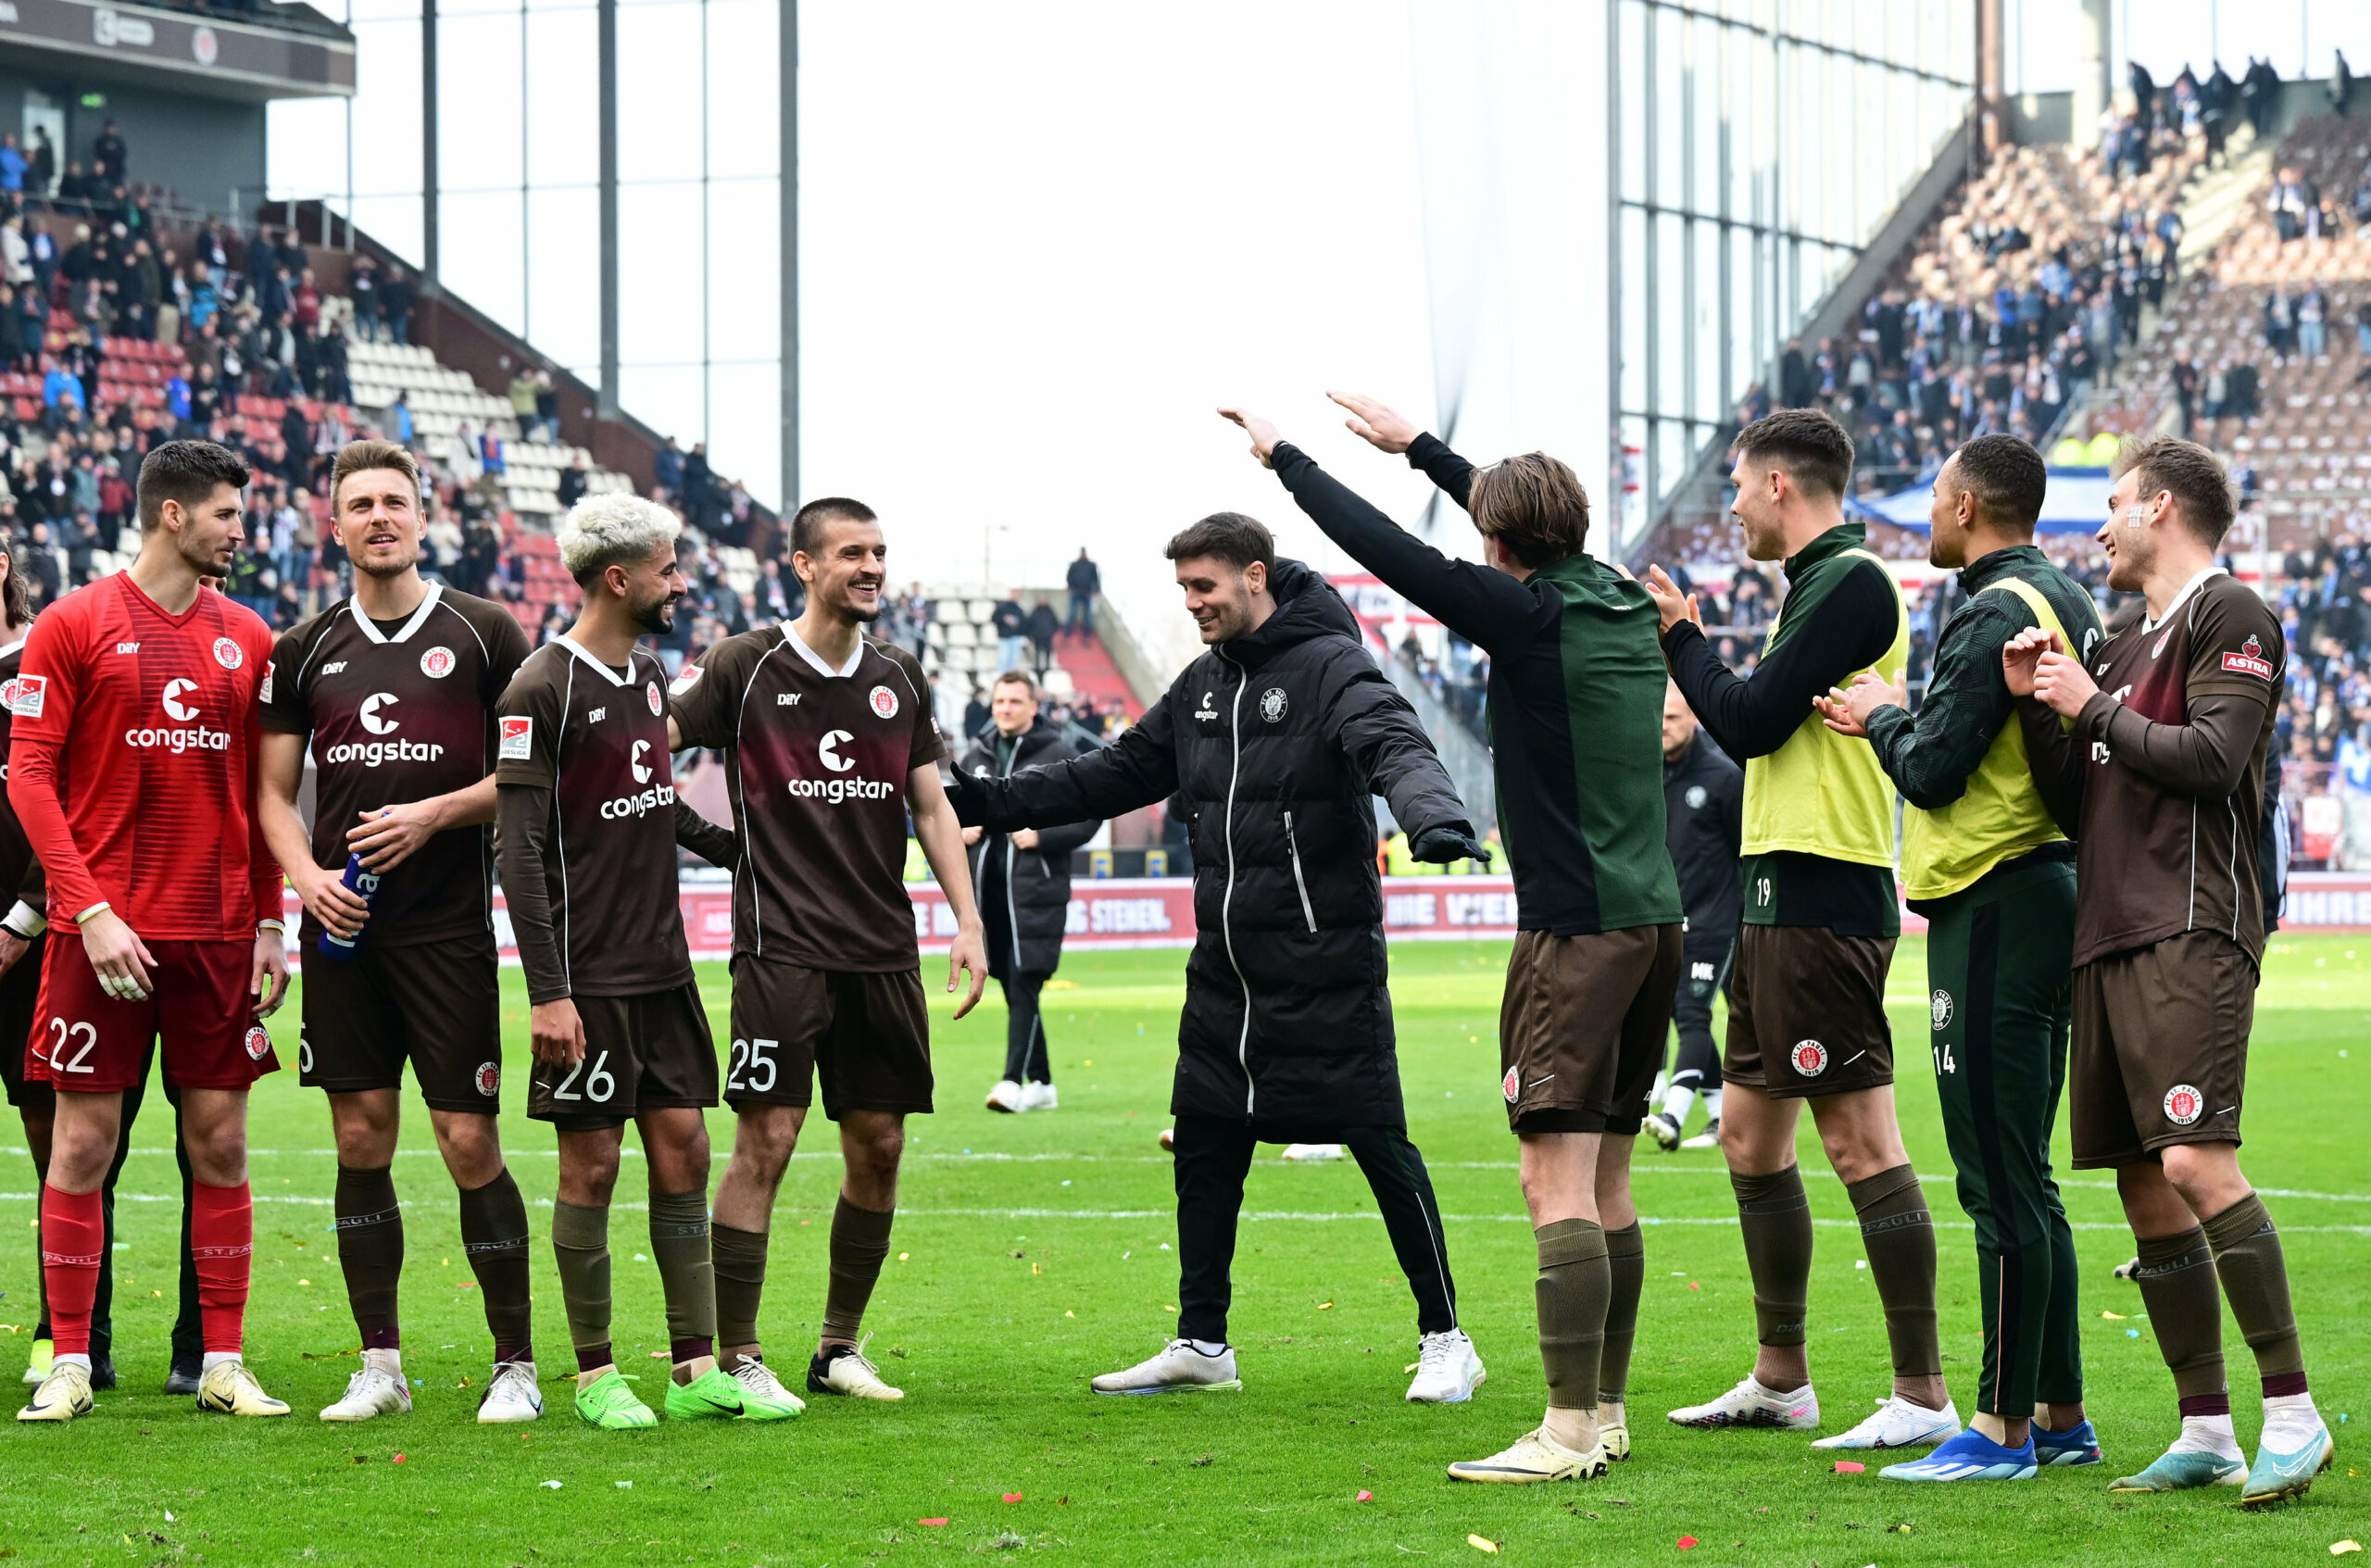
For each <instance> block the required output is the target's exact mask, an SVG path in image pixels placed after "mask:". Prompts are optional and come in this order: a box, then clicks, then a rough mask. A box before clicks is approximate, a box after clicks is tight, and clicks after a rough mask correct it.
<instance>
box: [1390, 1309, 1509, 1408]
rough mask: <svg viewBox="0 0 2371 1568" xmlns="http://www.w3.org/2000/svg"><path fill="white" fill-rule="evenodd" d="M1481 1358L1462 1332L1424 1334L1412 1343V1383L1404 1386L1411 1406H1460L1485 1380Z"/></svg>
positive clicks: (1454, 1329) (1472, 1395) (1455, 1329)
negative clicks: (1414, 1351) (1413, 1366)
mask: <svg viewBox="0 0 2371 1568" xmlns="http://www.w3.org/2000/svg"><path fill="white" fill-rule="evenodd" d="M1489 1376H1490V1374H1488V1373H1487V1372H1485V1371H1484V1370H1483V1369H1482V1358H1481V1357H1480V1356H1479V1355H1477V1354H1475V1353H1474V1341H1473V1340H1471V1339H1468V1338H1467V1337H1466V1336H1465V1330H1463V1329H1461V1328H1452V1329H1450V1330H1449V1331H1448V1332H1447V1333H1444V1334H1427V1335H1425V1336H1424V1337H1423V1338H1422V1339H1420V1340H1418V1341H1417V1342H1416V1381H1415V1382H1413V1383H1411V1384H1410V1385H1408V1402H1409V1403H1410V1404H1411V1405H1461V1404H1463V1403H1465V1401H1466V1400H1468V1399H1472V1398H1474V1390H1475V1389H1476V1388H1479V1387H1481V1386H1482V1385H1483V1384H1484V1383H1485V1382H1487V1381H1488V1379H1489Z"/></svg>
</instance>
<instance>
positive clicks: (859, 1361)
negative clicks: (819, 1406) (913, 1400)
mask: <svg viewBox="0 0 2371 1568" xmlns="http://www.w3.org/2000/svg"><path fill="white" fill-rule="evenodd" d="M870 1344H872V1336H871V1335H870V1334H868V1335H866V1336H864V1338H863V1339H862V1340H861V1341H859V1343H858V1344H857V1346H856V1347H855V1348H853V1349H851V1348H848V1347H847V1346H846V1345H835V1346H834V1347H833V1348H832V1353H831V1354H830V1355H829V1356H818V1357H816V1358H815V1359H814V1360H813V1361H809V1362H808V1363H807V1391H808V1392H809V1393H810V1394H845V1395H847V1396H848V1397H849V1398H850V1399H879V1400H881V1401H882V1402H883V1403H884V1404H894V1403H896V1402H897V1400H899V1399H904V1398H905V1397H906V1391H905V1390H904V1389H903V1388H892V1387H890V1386H889V1385H887V1384H886V1383H884V1382H882V1381H881V1369H880V1368H879V1367H877V1366H874V1365H873V1364H872V1362H871V1361H867V1360H865V1357H864V1348H865V1346H867V1345H870Z"/></svg>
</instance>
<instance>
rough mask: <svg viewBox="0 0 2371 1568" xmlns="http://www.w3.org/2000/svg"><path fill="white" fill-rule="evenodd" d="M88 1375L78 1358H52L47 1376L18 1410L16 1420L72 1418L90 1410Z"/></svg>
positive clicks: (89, 1377)
mask: <svg viewBox="0 0 2371 1568" xmlns="http://www.w3.org/2000/svg"><path fill="white" fill-rule="evenodd" d="M92 1408H93V1406H92V1402H91V1374H90V1372H89V1371H88V1369H86V1368H85V1367H84V1366H83V1365H82V1362H80V1361H55V1362H53V1363H52V1364H51V1366H50V1369H49V1375H48V1376H47V1377H44V1378H43V1379H42V1380H41V1386H40V1387H38V1388H36V1389H34V1390H33V1397H32V1399H31V1401H30V1402H29V1403H27V1404H26V1406H25V1408H24V1409H23V1410H20V1411H18V1412H17V1419H18V1420H19V1421H58V1422H65V1421H71V1420H73V1419H74V1418H75V1417H76V1416H79V1415H88V1414H90V1413H91V1411H92Z"/></svg>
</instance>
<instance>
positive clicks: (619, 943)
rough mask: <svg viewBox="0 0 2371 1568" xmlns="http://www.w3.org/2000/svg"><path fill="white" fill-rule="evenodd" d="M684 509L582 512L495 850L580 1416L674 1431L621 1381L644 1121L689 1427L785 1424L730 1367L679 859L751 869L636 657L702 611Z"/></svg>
mask: <svg viewBox="0 0 2371 1568" xmlns="http://www.w3.org/2000/svg"><path fill="white" fill-rule="evenodd" d="M680 526H681V525H680V524H679V523H678V522H677V521H676V519H675V517H674V515H673V514H672V513H671V512H669V511H668V510H667V509H666V508H663V507H660V506H659V505H658V504H657V503H656V502H653V501H647V500H645V499H643V498H642V497H641V496H638V495H630V494H625V495H596V496H595V497H593V498H592V499H590V500H587V501H580V502H579V503H577V506H576V509H575V510H574V511H571V513H569V515H568V518H567V520H566V521H564V522H563V523H562V524H561V525H560V528H559V533H558V543H559V553H560V563H561V564H562V565H563V566H565V567H566V568H567V569H568V571H569V574H570V575H571V576H572V577H574V578H575V579H576V581H577V583H578V585H579V586H580V587H582V588H583V590H584V598H583V606H582V608H581V609H580V610H579V612H578V614H577V617H576V620H575V621H574V622H573V623H571V625H570V627H569V629H568V631H567V632H566V633H563V634H561V635H559V636H558V637H555V638H554V639H552V640H551V641H550V642H548V643H546V644H545V645H544V646H542V647H540V648H537V649H536V650H535V651H534V652H533V653H532V654H530V655H528V657H527V659H526V662H524V663H523V664H521V666H520V667H519V673H518V674H517V676H515V677H514V678H513V679H512V680H511V683H510V685H509V687H508V690H506V691H505V692H504V693H503V694H502V697H501V700H500V704H499V706H498V707H497V709H496V713H497V714H498V716H499V719H500V725H501V727H500V739H499V741H498V743H497V746H496V760H495V783H496V802H495V820H496V835H495V844H496V853H497V854H498V855H499V857H500V859H501V865H502V888H503V893H504V895H505V897H506V898H507V899H508V904H509V911H510V924H511V929H512V930H513V932H515V933H516V935H517V937H518V943H519V960H520V963H521V967H522V968H524V969H525V971H526V975H527V999H528V1003H529V1015H528V1030H529V1034H530V1035H531V1042H530V1043H531V1046H532V1048H533V1052H534V1058H535V1064H534V1072H533V1076H532V1077H531V1078H530V1079H529V1081H528V1085H527V1114H528V1115H529V1116H531V1117H533V1119H535V1120H536V1121H538V1122H548V1123H552V1125H553V1127H554V1128H555V1130H556V1131H557V1133H558V1139H559V1186H558V1192H557V1194H555V1201H554V1205H553V1210H552V1252H553V1255H554V1258H555V1260H556V1261H557V1263H558V1272H559V1289H560V1299H561V1301H562V1303H563V1304H564V1305H565V1307H566V1310H567V1313H568V1328H569V1337H570V1339H571V1341H572V1342H573V1344H574V1346H575V1349H576V1368H577V1372H576V1413H577V1416H578V1417H579V1419H581V1420H583V1422H584V1423H585V1424H587V1425H590V1426H594V1427H597V1428H599V1429H601V1430H604V1431H623V1430H630V1429H634V1428H641V1427H649V1426H654V1425H656V1424H658V1419H659V1418H658V1417H657V1416H656V1415H655V1414H654V1413H653V1412H652V1411H651V1410H650V1407H649V1406H648V1405H646V1404H645V1403H644V1402H643V1401H642V1400H641V1399H639V1398H637V1397H636V1395H635V1393H634V1390H633V1389H632V1388H630V1387H628V1386H627V1385H626V1379H625V1377H624V1376H623V1375H622V1374H621V1373H620V1372H619V1371H618V1368H617V1361H616V1356H615V1352H614V1349H613V1347H612V1341H611V1336H610V1315H609V1306H610V1293H609V1208H610V1199H611V1198H612V1197H613V1196H614V1195H615V1193H616V1190H617V1183H618V1169H619V1161H620V1157H621V1154H622V1152H623V1148H624V1142H625V1124H626V1123H628V1122H633V1123H634V1124H635V1126H636V1127H637V1129H638V1130H639V1131H640V1132H641V1134H642V1151H643V1157H644V1160H643V1163H644V1167H645V1170H646V1174H647V1176H648V1179H649V1192H650V1215H649V1218H650V1256H651V1260H652V1261H653V1262H654V1263H655V1264H656V1265H657V1268H658V1272H659V1286H660V1288H661V1290H662V1291H663V1292H664V1293H665V1296H666V1301H667V1339H668V1348H667V1359H668V1360H670V1361H672V1362H673V1375H672V1376H671V1377H670V1378H669V1380H668V1383H667V1397H666V1400H665V1405H666V1411H667V1414H668V1417H669V1419H671V1420H692V1419H702V1418H715V1417H726V1418H731V1417H742V1418H746V1419H749V1420H755V1421H772V1420H776V1419H780V1418H783V1417H786V1416H791V1415H796V1414H797V1410H796V1409H791V1408H783V1407H779V1406H773V1405H761V1404H759V1403H758V1402H756V1401H754V1400H751V1399H746V1398H745V1397H744V1392H743V1389H742V1386H741V1385H740V1384H739V1383H737V1382H735V1381H734V1379H733V1378H732V1377H729V1376H727V1375H726V1374H724V1373H723V1372H722V1371H721V1369H720V1368H719V1367H718V1365H717V1361H716V1289H715V1281H714V1277H713V1274H712V1273H711V1268H710V1261H709V1210H708V1173H709V1142H708V1123H707V1119H706V1117H705V1116H704V1115H703V1114H702V1112H703V1110H704V1109H705V1108H706V1107H709V1106H711V1105H714V1104H715V1103H716V1090H717V1073H716V1042H715V1039H714V1036H712V1035H710V1034H709V1025H708V1012H707V1010H706V1009H705V1008H704V1007H703V1006H702V1005H701V1002H700V991H699V985H698V984H697V982H696V980H695V979H694V978H693V974H692V957H691V951H690V947H689V946H688V944H687V943H686V942H685V940H684V921H683V916H682V914H681V912H680V907H679V906H678V904H677V902H676V897H675V888H676V869H675V849H676V847H677V846H678V845H681V846H683V847H686V848H688V849H690V850H692V851H693V852H694V853H695V854H696V855H698V856H699V857H700V858H701V859H705V860H708V861H709V862H710V863H712V864H715V865H720V866H731V865H734V864H735V863H736V861H737V859H738V857H737V856H736V855H735V853H734V843H733V835H732V834H728V833H726V832H725V831H724V830H723V829H722V828H720V827H718V826H716V825H715V824H714V823H712V822H709V821H707V820H706V819H705V818H703V817H701V816H700V815H699V813H698V812H696V811H695V810H693V809H692V808H691V806H690V804H689V803H688V802H686V801H685V800H684V799H683V798H682V797H680V796H678V795H677V794H676V793H675V787H674V778H673V775H672V773H671V769H670V764H669V760H668V758H669V754H670V752H671V749H672V748H671V746H670V745H669V743H668V734H669V731H668V722H667V695H666V686H667V676H666V671H665V670H664V669H663V668H662V667H661V666H660V664H659V660H658V659H657V658H656V657H655V656H653V655H652V654H651V653H650V652H649V651H648V650H647V649H646V648H643V647H641V646H638V645H639V644H640V642H641V640H642V638H643V637H645V636H646V635H652V634H656V633H662V632H665V631H666V630H667V629H668V627H669V626H670V625H671V623H672V621H673V620H674V610H675V604H676V601H677V600H679V599H681V598H682V597H683V596H684V574H683V571H682V569H681V568H680V567H679V566H678V565H677V564H676V558H675V536H676V533H677V532H678V530H679V528H680Z"/></svg>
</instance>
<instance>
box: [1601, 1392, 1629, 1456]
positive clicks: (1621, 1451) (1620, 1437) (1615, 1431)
mask: <svg viewBox="0 0 2371 1568" xmlns="http://www.w3.org/2000/svg"><path fill="white" fill-rule="evenodd" d="M1597 1446H1598V1447H1599V1448H1600V1449H1604V1450H1605V1459H1606V1462H1607V1463H1609V1464H1620V1463H1621V1462H1622V1461H1624V1460H1625V1459H1628V1458H1629V1457H1630V1418H1629V1417H1628V1416H1627V1415H1626V1414H1625V1413H1624V1410H1623V1407H1622V1406H1620V1405H1609V1404H1607V1403H1606V1402H1605V1401H1604V1400H1602V1399H1599V1401H1598V1406H1597Z"/></svg>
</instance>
